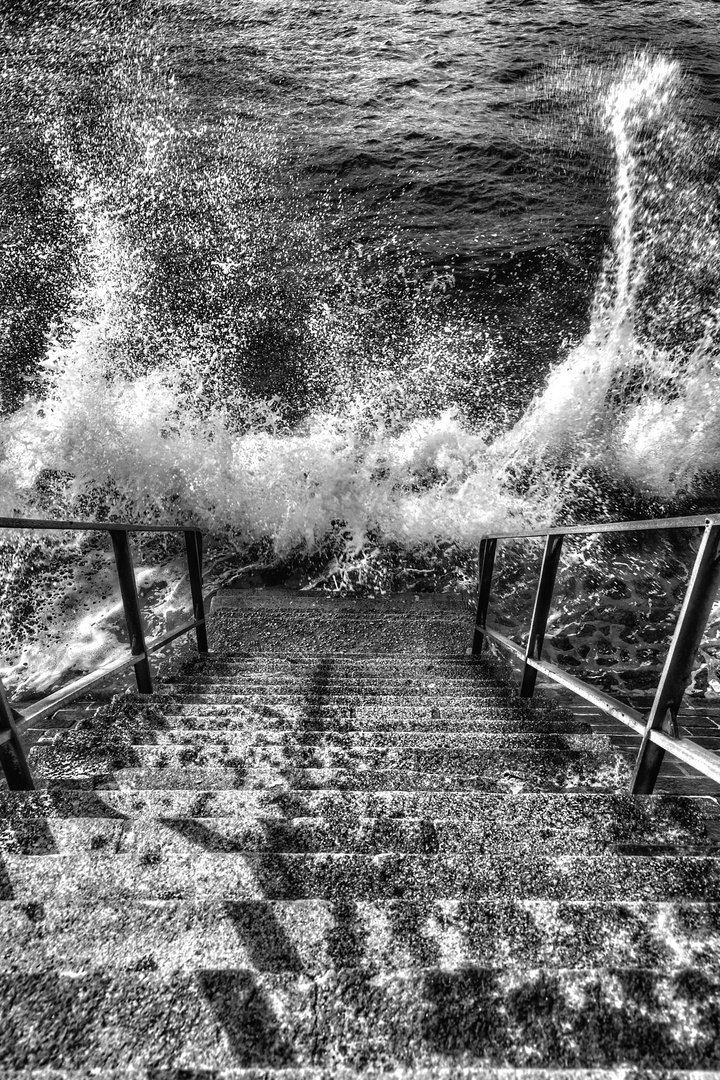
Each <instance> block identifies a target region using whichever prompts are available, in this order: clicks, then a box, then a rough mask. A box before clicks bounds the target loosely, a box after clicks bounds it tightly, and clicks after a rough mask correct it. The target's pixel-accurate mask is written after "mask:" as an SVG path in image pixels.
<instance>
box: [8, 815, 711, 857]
mask: <svg viewBox="0 0 720 1080" xmlns="http://www.w3.org/2000/svg"><path fill="white" fill-rule="evenodd" d="M160 848H162V850H163V851H164V853H165V854H166V855H169V854H170V853H171V852H174V851H178V852H186V851H194V850H195V851H216V852H238V853H242V852H280V853H282V852H289V853H302V852H338V853H358V854H370V855H374V854H382V853H384V852H404V853H407V854H435V853H448V854H462V853H463V852H474V853H475V854H492V855H503V856H506V855H508V856H509V855H514V856H515V857H516V858H522V857H523V856H524V855H527V854H531V855H533V854H538V853H541V854H546V855H573V854H576V853H577V852H578V851H582V853H583V854H584V855H594V854H600V853H602V852H609V853H621V854H627V853H632V854H647V855H660V854H698V855H701V854H720V844H718V843H717V842H716V841H715V840H714V839H712V838H711V837H709V836H708V835H707V832H706V831H704V832H702V833H701V831H700V829H696V830H689V829H687V828H682V827H681V826H680V825H679V823H677V822H670V823H668V822H667V821H662V822H660V823H657V822H654V821H652V820H646V821H645V822H641V820H638V819H635V820H631V821H629V822H627V824H626V826H625V828H624V829H623V828H622V827H619V826H618V823H617V822H607V823H603V822H602V821H598V819H597V817H595V818H593V819H591V820H590V821H587V819H578V818H577V817H572V816H571V815H564V816H563V817H562V818H561V820H560V821H558V822H555V823H552V822H540V823H538V822H531V821H530V820H529V819H528V816H527V815H525V816H524V817H523V818H520V817H519V816H518V815H516V816H515V817H514V818H511V819H510V820H509V821H508V820H506V819H504V818H502V817H499V816H498V815H497V814H495V815H490V814H488V815H487V816H485V817H484V818H482V819H479V820H472V819H470V818H467V817H465V818H460V819H455V818H439V817H431V816H425V817H355V816H354V815H352V816H351V815H350V814H347V813H346V814H344V815H342V814H338V815H336V816H335V817H333V818H330V817H329V816H325V817H317V816H311V817H293V818H286V819H278V817H276V816H275V817H273V816H261V815H246V816H244V817H243V816H240V815H235V816H232V817H230V816H228V817H219V816H217V815H214V816H208V817H202V816H199V815H197V816H189V815H187V816H184V817H182V816H175V817H170V816H167V815H166V816H163V817H162V818H158V819H152V818H149V817H147V816H145V817H140V818H138V819H137V820H132V819H123V818H118V817H115V818H113V817H108V816H103V817H96V818H94V817H77V818H72V817H68V818H45V817H35V818H32V817H24V818H21V817H16V818H14V819H11V818H6V819H4V820H3V822H2V825H0V852H6V853H10V854H25V855H43V854H63V853H71V852H75V851H97V852H99V853H104V854H107V855H114V854H118V853H124V852H133V851H134V852H141V851H147V850H151V849H152V850H155V849H158V850H159V849H160Z"/></svg>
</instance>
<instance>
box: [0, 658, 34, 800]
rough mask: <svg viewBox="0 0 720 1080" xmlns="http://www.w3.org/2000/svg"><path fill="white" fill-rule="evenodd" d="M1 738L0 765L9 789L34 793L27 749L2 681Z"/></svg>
mask: <svg viewBox="0 0 720 1080" xmlns="http://www.w3.org/2000/svg"><path fill="white" fill-rule="evenodd" d="M8 734H9V738H8ZM0 736H4V740H3V743H2V745H0V765H1V766H2V768H3V770H4V772H5V778H6V780H7V784H8V787H9V788H10V790H11V791H34V790H35V781H34V780H33V777H32V773H31V772H30V766H29V765H28V762H27V758H26V756H25V749H24V747H23V744H22V742H21V740H20V733H19V732H18V729H17V726H16V724H15V716H14V714H13V711H12V708H11V707H10V702H9V701H8V696H7V693H6V691H5V687H4V686H3V683H2V680H1V679H0Z"/></svg>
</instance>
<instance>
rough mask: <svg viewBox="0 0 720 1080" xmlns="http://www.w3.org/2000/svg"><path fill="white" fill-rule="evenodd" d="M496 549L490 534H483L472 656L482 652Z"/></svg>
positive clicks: (479, 559) (479, 557)
mask: <svg viewBox="0 0 720 1080" xmlns="http://www.w3.org/2000/svg"><path fill="white" fill-rule="evenodd" d="M496 550H497V540H495V539H493V538H492V537H490V536H484V537H483V538H482V540H481V541H480V553H479V556H478V601H477V611H476V614H475V633H474V634H473V643H472V653H473V656H477V655H478V654H479V653H480V652H482V647H483V641H484V639H485V625H486V623H487V613H488V607H489V606H490V590H491V588H492V576H493V567H494V566H495V551H496Z"/></svg>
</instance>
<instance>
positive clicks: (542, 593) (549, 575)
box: [520, 534, 564, 698]
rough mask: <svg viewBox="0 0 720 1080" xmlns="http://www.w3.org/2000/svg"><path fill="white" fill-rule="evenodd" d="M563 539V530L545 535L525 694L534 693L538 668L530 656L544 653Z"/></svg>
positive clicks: (523, 685)
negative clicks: (543, 648)
mask: <svg viewBox="0 0 720 1080" xmlns="http://www.w3.org/2000/svg"><path fill="white" fill-rule="evenodd" d="M563 539H564V537H563V536H562V534H555V535H551V536H548V537H546V539H545V551H544V552H543V559H542V564H541V566H540V576H539V578H538V585H537V592H536V593H535V606H534V608H533V613H532V620H531V622H530V631H529V633H528V639H527V647H526V649H525V663H524V664H523V669H522V681H521V683H520V697H523V698H529V697H532V696H533V693H534V692H535V681H536V679H537V670H536V669H535V668H534V667H532V666H531V665H530V664H528V660H540V658H541V656H542V647H543V641H544V640H545V628H546V626H547V621H548V615H549V614H550V606H551V604H552V598H553V591H554V589H555V578H556V576H557V571H558V566H559V565H560V555H561V553H562V545H563Z"/></svg>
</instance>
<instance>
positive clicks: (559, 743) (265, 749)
mask: <svg viewBox="0 0 720 1080" xmlns="http://www.w3.org/2000/svg"><path fill="white" fill-rule="evenodd" d="M66 744H68V740H67V739H65V740H63V739H62V738H58V739H55V740H54V742H53V743H52V744H51V745H47V744H45V743H41V744H38V745H36V746H35V747H33V749H32V750H31V752H30V755H29V760H30V764H31V767H32V768H33V769H34V770H36V771H37V773H38V775H39V776H46V775H52V774H53V772H55V771H57V770H58V768H62V766H63V765H64V764H65V763H68V764H72V763H73V762H75V761H76V760H77V750H76V749H73V744H68V745H69V748H68V750H67V752H65V751H64V750H63V747H64V746H65V745H66ZM505 751H507V752H508V753H511V754H516V753H524V752H529V753H532V754H534V755H542V754H545V753H547V754H551V755H554V754H556V753H558V752H563V753H564V752H572V753H577V754H580V753H582V752H586V753H587V754H588V756H589V757H590V758H592V756H597V755H598V754H599V755H606V754H607V753H609V752H610V751H611V744H610V736H608V735H565V734H557V733H555V734H539V733H537V732H531V733H526V732H512V733H498V732H484V733H478V734H476V735H474V736H468V737H467V738H463V739H461V740H456V741H455V744H454V745H452V744H449V743H447V742H446V741H445V740H443V739H442V737H440V738H436V739H434V740H428V739H424V740H422V739H421V741H420V742H419V743H418V742H416V741H415V739H414V737H413V734H412V733H406V734H405V735H404V737H403V738H401V739H400V740H395V741H392V742H390V743H384V742H380V741H379V740H378V739H377V738H376V739H375V740H364V741H361V742H356V740H355V738H354V735H353V734H350V735H347V736H344V737H342V738H340V739H339V740H338V741H334V740H330V739H328V738H326V737H325V736H323V735H319V736H318V734H317V733H311V734H310V735H306V736H303V737H301V738H298V737H297V735H296V734H295V733H290V732H287V733H286V734H285V737H284V738H282V739H277V740H275V741H273V742H270V741H265V740H261V739H255V740H254V741H252V742H250V741H249V740H248V739H243V738H238V735H237V733H233V732H230V733H228V734H227V735H226V736H225V735H224V733H223V732H220V739H219V740H218V741H217V742H211V741H209V740H208V739H204V740H196V741H194V742H182V743H179V742H176V741H175V742H169V741H163V742H162V743H160V741H159V738H158V741H157V742H153V743H140V744H136V745H135V746H134V747H133V754H134V757H135V761H136V764H137V765H139V766H141V767H143V766H146V767H150V768H159V767H160V768H162V767H166V766H171V767H172V766H178V765H208V766H210V767H213V766H215V765H219V766H222V764H223V762H224V761H226V760H227V758H228V756H230V757H231V758H232V759H233V761H238V762H243V763H244V764H245V765H246V766H250V765H255V766H263V765H267V766H270V767H272V768H284V767H285V766H288V765H289V766H293V767H295V768H323V769H324V768H333V769H338V768H341V769H351V768H357V769H363V770H366V769H374V770H377V769H420V770H421V771H423V772H430V771H444V770H449V771H451V772H457V771H459V769H461V768H462V767H463V766H467V768H469V769H471V770H472V771H473V772H483V771H484V770H485V767H486V762H487V760H488V756H489V755H490V757H491V760H492V761H493V763H494V762H495V759H496V758H497V755H498V754H499V753H501V752H505Z"/></svg>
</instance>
